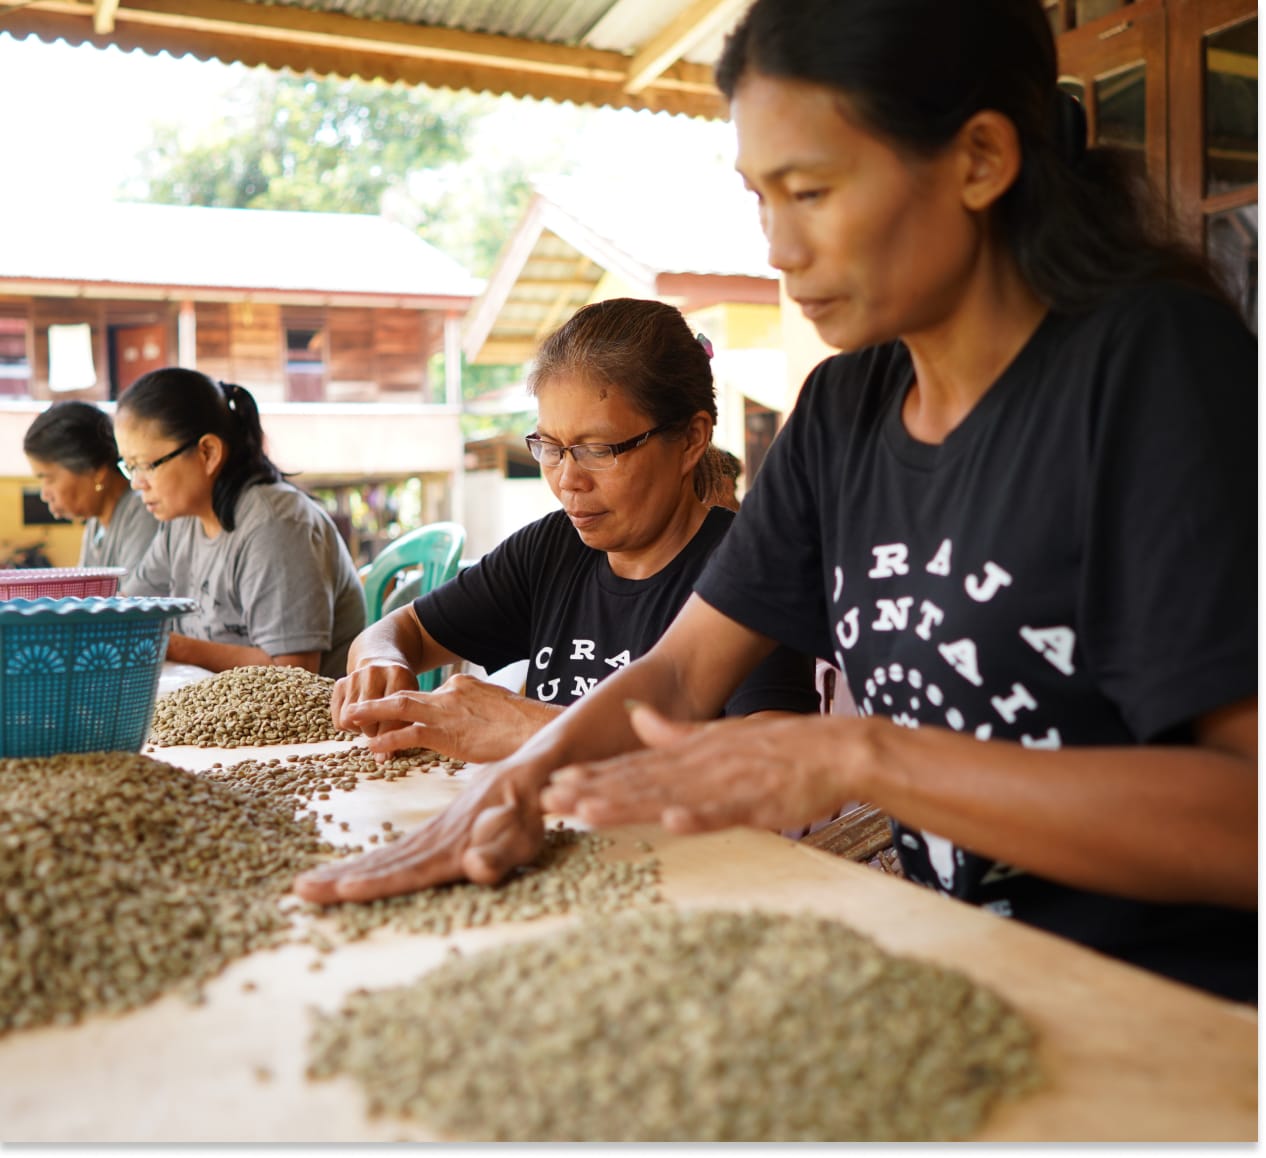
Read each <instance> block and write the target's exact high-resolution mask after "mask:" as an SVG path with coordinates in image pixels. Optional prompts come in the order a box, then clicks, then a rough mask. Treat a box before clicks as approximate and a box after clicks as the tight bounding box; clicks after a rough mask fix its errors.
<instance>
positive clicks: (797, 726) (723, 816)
mask: <svg viewBox="0 0 1266 1158" xmlns="http://www.w3.org/2000/svg"><path fill="white" fill-rule="evenodd" d="M630 719H631V722H632V724H633V729H634V731H635V732H636V733H637V736H638V738H639V739H640V740H641V741H642V743H644V744H645V745H646V748H645V749H642V750H640V751H636V752H631V753H628V754H626V755H622V756H616V757H613V758H612V759H609V760H603V761H601V762H598V763H590V764H573V765H571V766H570V767H567V768H560V769H559V770H558V771H557V772H555V773H554V775H553V776H552V777H551V779H550V782H549V784H548V786H547V787H546V788H545V790H544V791H543V792H542V794H541V806H542V807H543V808H544V809H545V810H546V811H547V812H559V813H571V814H573V815H575V816H576V817H577V818H578V819H580V820H582V821H584V822H585V823H586V824H592V825H595V826H606V825H615V824H647V823H656V822H658V823H661V824H662V825H663V826H664V827H665V828H666V829H668V830H669V831H671V832H681V833H688V832H707V831H711V830H713V829H718V828H730V827H733V826H735V825H748V826H750V827H753V828H770V829H777V830H781V829H788V828H794V827H796V826H799V825H804V824H808V823H811V822H812V821H814V820H817V819H819V818H820V817H822V816H829V815H832V814H833V813H834V812H835V811H836V810H837V809H838V808H839V806H840V805H841V804H843V803H844V802H845V801H847V800H850V799H852V798H853V796H854V793H853V792H852V791H850V787H849V784H848V782H847V779H848V764H849V760H848V758H847V755H846V746H845V745H842V744H841V743H840V724H841V723H843V722H844V721H839V720H831V719H830V718H829V717H814V716H793V717H766V718H763V719H761V718H751V717H749V718H747V719H740V720H717V721H714V722H712V723H707V724H682V723H675V722H673V721H671V720H668V719H666V718H665V717H664V716H662V715H660V714H658V713H657V712H655V711H654V710H653V709H651V708H649V707H646V706H645V705H638V706H637V707H635V708H634V709H633V710H632V712H631V715H630ZM847 723H849V724H853V725H855V726H856V724H857V721H847Z"/></svg>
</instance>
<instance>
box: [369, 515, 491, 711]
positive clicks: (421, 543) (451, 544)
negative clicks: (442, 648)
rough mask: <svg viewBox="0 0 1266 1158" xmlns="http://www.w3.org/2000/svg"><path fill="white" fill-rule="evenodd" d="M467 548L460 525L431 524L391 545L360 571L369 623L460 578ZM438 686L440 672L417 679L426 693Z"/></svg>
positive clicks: (404, 535) (427, 673)
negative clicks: (393, 584) (401, 579)
mask: <svg viewBox="0 0 1266 1158" xmlns="http://www.w3.org/2000/svg"><path fill="white" fill-rule="evenodd" d="M465 546H466V529H465V528H464V527H463V526H461V524H460V523H428V524H427V525H426V526H425V527H418V528H417V529H416V530H413V531H409V532H407V533H406V534H403V535H401V536H400V537H399V538H398V539H395V540H394V541H392V542H391V543H388V544H387V546H385V547H384V548H383V549H382V550H381V551H380V552H379V553H378V557H377V558H376V559H375V560H374V561H373V562H372V563H369V564H367V565H366V566H364V567H362V568H361V569H360V576H361V580H362V581H363V582H364V584H365V607H366V610H367V612H368V622H370V623H375V622H377V621H378V620H379V619H381V618H382V617H383V616H384V615H386V614H387V612H389V611H394V610H395V609H396V608H397V607H403V606H404V605H405V603H407V602H409V601H410V600H412V599H416V598H417V597H418V596H419V595H422V594H424V593H426V592H427V591H431V590H433V589H434V588H436V587H438V586H439V585H440V584H441V583H447V582H448V581H449V580H450V579H452V578H453V576H454V575H456V574H457V569H458V567H459V565H460V564H461V557H462V548H463V547H465ZM402 572H408V575H407V576H406V577H405V578H406V581H405V582H404V583H402V584H399V585H398V586H397V588H396V590H395V591H393V592H392V593H391V595H390V597H385V596H384V592H386V590H387V585H388V584H389V583H390V582H391V581H392V580H393V579H395V578H396V577H397V576H399V575H401V573H402ZM439 685H440V669H438V668H436V669H434V670H433V671H427V672H423V673H422V674H421V675H420V676H418V687H419V688H420V689H421V690H422V691H424V692H429V691H434V690H435V689H436V688H437V687H439Z"/></svg>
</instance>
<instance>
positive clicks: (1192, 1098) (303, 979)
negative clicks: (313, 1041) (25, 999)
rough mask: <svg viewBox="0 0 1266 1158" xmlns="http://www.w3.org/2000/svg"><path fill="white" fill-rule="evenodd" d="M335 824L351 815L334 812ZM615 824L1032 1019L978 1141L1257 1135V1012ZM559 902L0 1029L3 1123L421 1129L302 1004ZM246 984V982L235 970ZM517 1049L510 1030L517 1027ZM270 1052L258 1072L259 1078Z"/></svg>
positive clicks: (671, 881)
mask: <svg viewBox="0 0 1266 1158" xmlns="http://www.w3.org/2000/svg"><path fill="white" fill-rule="evenodd" d="M346 746H347V745H346V744H343V743H329V744H315V745H313V744H308V745H290V746H285V747H280V748H268V749H236V750H233V751H230V752H225V751H214V750H210V749H206V750H199V749H190V748H168V749H162V750H160V751H159V752H158V753H157V754H158V755H160V756H161V757H162V758H164V759H167V760H168V761H170V762H171V763H174V764H179V765H182V766H184V767H188V768H191V769H194V770H199V769H204V768H207V767H209V766H210V764H211V763H213V762H215V761H217V760H219V761H224V762H231V761H235V760H238V759H249V758H259V757H261V756H263V757H272V756H280V755H285V754H298V753H301V752H314V751H322V750H324V751H331V750H335V749H338V748H341V747H346ZM468 776H469V770H466V771H463V772H461V773H459V774H458V775H457V776H453V777H449V776H446V775H444V774H443V773H434V772H432V773H429V774H427V775H418V774H416V773H415V774H411V775H410V776H408V777H407V778H405V779H402V780H395V781H362V782H361V783H360V785H359V786H358V787H357V789H356V790H355V791H354V792H350V793H345V792H340V791H335V792H332V793H331V794H330V799H329V801H322V802H321V805H320V807H321V809H322V811H323V812H325V811H328V812H330V813H331V814H332V815H333V817H334V819H333V821H332V822H331V823H330V824H329V825H327V826H325V827H326V830H327V835H329V836H330V837H331V838H332V839H334V840H336V841H346V840H348V839H349V838H351V839H354V840H362V841H363V838H364V837H366V836H368V834H369V833H370V832H374V831H381V822H382V821H383V820H387V819H390V820H391V821H392V822H393V823H394V824H395V825H396V826H397V827H408V826H411V825H414V824H416V823H418V822H419V821H421V820H422V819H424V818H425V817H427V816H429V815H431V814H433V813H434V812H435V811H437V810H439V809H440V808H442V807H444V805H445V804H446V803H447V802H448V801H449V800H451V799H452V798H453V797H454V796H455V795H456V794H457V793H459V792H460V791H461V790H462V788H463V782H464V781H465V780H466V779H467V778H468ZM340 821H346V822H348V824H349V825H350V832H341V831H340V830H339V829H338V824H339V822H340ZM609 835H611V836H613V837H614V838H615V844H614V845H613V846H612V847H611V848H610V849H609V850H608V855H610V856H611V857H614V858H619V859H629V858H640V857H642V856H644V855H645V854H644V853H642V852H639V851H638V850H637V849H636V848H635V845H634V842H635V841H648V842H649V843H650V844H651V845H652V846H653V848H654V855H655V856H657V857H658V858H659V860H660V862H661V865H662V876H663V890H662V891H663V893H664V895H665V898H666V899H667V900H668V901H669V903H671V904H674V905H678V906H682V907H704V906H718V907H726V908H735V909H747V908H757V907H759V908H763V909H770V910H776V911H783V912H813V913H818V914H822V915H827V916H832V917H837V918H839V919H841V920H843V921H846V922H848V923H849V924H851V925H852V926H853V927H855V928H857V929H859V930H861V931H863V932H865V933H867V934H869V935H870V936H872V937H873V938H874V939H875V940H876V941H877V942H878V943H879V944H880V945H882V946H883V947H884V948H886V949H888V950H890V951H893V952H897V953H907V954H910V955H912V956H918V957H923V958H927V959H929V960H933V961H936V962H938V963H941V964H944V965H948V966H953V967H957V968H961V969H962V970H964V971H965V972H967V973H969V974H970V975H972V976H973V977H975V978H976V979H977V980H979V981H980V982H982V983H984V984H986V985H989V986H991V987H993V988H994V989H995V990H997V991H998V992H999V993H1001V994H1002V995H1004V996H1005V997H1006V998H1008V999H1009V1000H1010V1001H1012V1002H1013V1003H1014V1004H1015V1005H1016V1006H1017V1007H1018V1008H1020V1009H1021V1010H1022V1011H1023V1012H1024V1013H1025V1014H1026V1016H1027V1017H1029V1018H1030V1019H1031V1020H1032V1022H1033V1023H1034V1024H1035V1026H1036V1027H1037V1030H1038V1033H1039V1036H1040V1057H1041V1062H1042V1065H1043V1067H1044V1070H1045V1072H1046V1075H1047V1079H1048V1081H1047V1085H1046V1087H1045V1088H1044V1089H1043V1090H1041V1091H1040V1092H1038V1093H1035V1094H1033V1095H1031V1096H1029V1097H1026V1098H1024V1099H1023V1100H1021V1101H1018V1102H1015V1103H1013V1104H1010V1105H1006V1106H1003V1107H1002V1108H1001V1109H999V1110H998V1111H997V1112H996V1113H994V1114H993V1115H992V1116H991V1117H990V1119H989V1120H988V1121H987V1123H986V1125H985V1128H984V1130H983V1132H982V1133H981V1134H980V1135H979V1138H980V1140H988V1141H1011V1142H1016V1141H1062V1142H1125V1141H1135V1142H1141V1141H1171V1142H1181V1141H1186V1142H1212V1141H1240V1142H1245V1141H1252V1140H1255V1139H1256V1137H1257V1015H1256V1011H1255V1010H1252V1009H1249V1008H1248V1007H1245V1006H1239V1005H1235V1004H1232V1003H1230V1002H1225V1001H1221V1000H1218V999H1216V998H1213V997H1210V996H1207V995H1205V994H1203V993H1201V992H1198V991H1195V990H1192V989H1189V988H1187V987H1185V986H1181V985H1178V984H1175V983H1173V982H1169V981H1166V980H1163V979H1161V978H1159V977H1156V976H1154V975H1152V974H1149V973H1145V972H1142V971H1139V970H1136V969H1133V968H1130V967H1128V966H1125V965H1121V964H1119V963H1117V962H1115V961H1111V960H1109V959H1107V958H1104V957H1101V956H1099V955H1098V954H1095V953H1092V952H1090V951H1088V950H1084V949H1081V948H1079V947H1078V946H1075V945H1073V944H1072V943H1070V942H1067V941H1064V940H1061V939H1058V938H1055V937H1052V936H1049V935H1046V934H1044V933H1040V932H1038V931H1036V930H1033V929H1030V928H1026V927H1025V926H1022V925H1019V924H1017V923H1015V922H1011V921H1007V920H1005V919H1003V918H1000V917H997V916H994V915H992V914H989V913H986V912H983V911H981V910H978V909H974V908H971V907H969V906H966V905H963V904H961V903H959V902H956V901H953V900H948V899H946V898H943V897H940V896H937V895H935V894H934V893H932V892H931V891H929V890H926V889H923V888H919V887H917V886H914V885H911V884H909V883H908V882H906V881H902V880H899V879H896V878H893V877H889V876H885V875H883V874H881V873H877V872H875V871H873V870H871V869H867V868H865V867H863V866H860V865H856V864H852V863H850V862H847V861H843V860H841V859H839V858H838V857H833V856H830V855H829V854H826V853H823V852H820V851H818V850H815V849H811V848H805V847H802V846H799V845H796V844H793V843H792V842H790V841H787V840H784V839H783V838H781V837H778V836H775V835H773V834H769V833H761V832H754V831H750V830H738V829H735V830H730V831H727V832H721V833H714V834H711V835H708V836H698V837H673V836H670V835H668V834H666V833H664V832H662V831H660V830H659V829H655V828H646V827H640V828H623V829H616V830H612V831H611V832H610V833H609ZM564 921H565V919H564V918H550V919H548V920H542V921H534V922H529V923H525V924H518V925H505V926H501V927H498V928H484V929H474V930H464V931H461V932H458V933H455V934H453V935H452V936H450V937H446V938H440V937H430V936H421V935H410V934H404V933H398V932H395V931H393V930H387V929H383V930H379V931H377V932H376V933H374V934H372V935H371V936H370V937H368V938H366V939H365V940H363V941H358V942H354V943H352V944H349V945H341V946H339V947H338V948H337V949H336V950H335V951H334V952H332V953H329V954H326V955H323V956H322V957H321V960H322V963H323V968H322V969H321V970H320V971H319V972H314V971H311V970H310V969H309V968H308V966H309V964H310V963H311V962H312V961H313V960H314V959H316V958H317V956H318V954H317V953H316V951H315V950H314V949H313V948H312V947H311V946H309V945H307V944H300V943H294V944H289V945H286V946H283V947H281V948H279V949H274V950H269V951H262V952H257V953H254V954H252V955H251V956H249V957H246V958H244V959H242V960H240V961H238V962H236V963H234V964H233V965H231V966H230V967H229V968H228V969H226V970H225V971H224V972H223V973H222V974H221V975H220V976H219V977H217V978H215V979H214V980H213V981H211V982H209V983H208V984H207V986H206V989H205V991H206V995H207V1001H206V1002H205V1004H203V1005H201V1006H193V1005H191V1004H189V1003H188V1002H187V1001H185V1000H184V999H183V998H181V997H178V996H174V995H171V996H167V997H164V998H162V999H160V1000H158V1001H156V1002H154V1003H152V1004H150V1005H148V1006H145V1007H144V1008H142V1009H138V1010H135V1011H133V1012H131V1013H129V1014H126V1015H124V1016H120V1017H108V1016H97V1017H93V1018H90V1019H88V1020H87V1021H85V1022H84V1023H83V1024H81V1025H78V1026H73V1027H66V1028H62V1027H47V1028H42V1029H37V1030H30V1031H25V1032H21V1033H13V1034H9V1035H8V1036H6V1037H4V1038H0V1139H3V1140H4V1141H7V1142H13V1143H122V1142H126V1143H225V1142H254V1143H277V1142H299V1143H323V1142H335V1143H344V1144H346V1143H367V1142H386V1141H425V1140H430V1139H432V1138H433V1137H434V1136H433V1135H431V1134H429V1133H428V1132H427V1130H426V1128H425V1126H423V1125H421V1124H419V1123H413V1122H405V1121H399V1120H395V1119H370V1118H368V1117H367V1116H366V1114H365V1111H364V1100H363V1096H362V1094H361V1091H360V1089H359V1087H358V1086H357V1085H356V1084H355V1083H354V1082H353V1081H352V1080H351V1079H346V1078H343V1079H337V1080H333V1081H321V1082H309V1081H307V1080H306V1079H305V1078H304V1069H305V1065H306V1040H307V1034H308V1026H309V1013H308V1010H309V1007H319V1008H322V1009H334V1008H337V1007H338V1006H339V1005H340V1004H341V1003H342V1000H343V998H344V997H345V995H346V994H348V993H349V992H350V991H351V990H353V989H356V988H358V987H361V986H367V987H371V988H374V987H382V986H388V985H395V984H401V983H405V982H408V981H411V980H413V979H414V978H416V977H417V976H418V975H419V974H420V973H421V972H422V971H424V970H425V969H427V968H428V967H430V966H432V965H434V964H437V963H438V962H439V961H440V960H441V959H442V958H444V956H445V954H446V952H447V947H448V945H450V944H454V943H455V944H458V945H460V946H461V947H462V948H463V950H464V951H474V950H476V949H477V948H479V947H481V946H486V945H490V944H495V943H500V942H504V941H506V940H509V939H512V938H517V937H524V936H537V935H540V934H541V933H542V932H546V931H548V930H550V929H552V928H557V927H559V926H560V925H562V924H563V923H564ZM247 982H250V983H252V984H253V988H250V987H247V986H245V983H247ZM507 1048H513V1047H512V1045H510V1044H509V1043H507ZM260 1071H267V1074H268V1075H269V1076H268V1077H267V1078H266V1079H261V1076H260Z"/></svg>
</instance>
